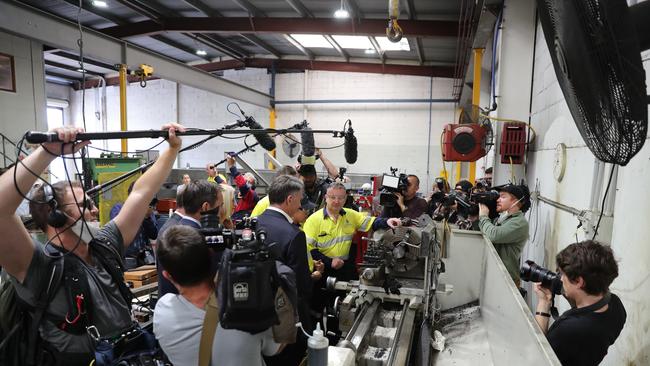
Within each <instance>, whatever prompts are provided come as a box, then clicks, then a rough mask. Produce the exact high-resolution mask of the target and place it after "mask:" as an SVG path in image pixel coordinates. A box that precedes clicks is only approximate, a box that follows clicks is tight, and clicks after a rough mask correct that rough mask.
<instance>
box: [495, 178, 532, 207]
mask: <svg viewBox="0 0 650 366" xmlns="http://www.w3.org/2000/svg"><path fill="white" fill-rule="evenodd" d="M494 189H496V190H497V191H499V192H508V193H510V194H511V195H513V196H515V198H516V199H517V200H519V201H520V202H521V211H523V212H526V211H528V209H529V208H530V191H529V190H528V186H526V185H524V184H520V185H517V184H504V185H502V186H499V187H494Z"/></svg>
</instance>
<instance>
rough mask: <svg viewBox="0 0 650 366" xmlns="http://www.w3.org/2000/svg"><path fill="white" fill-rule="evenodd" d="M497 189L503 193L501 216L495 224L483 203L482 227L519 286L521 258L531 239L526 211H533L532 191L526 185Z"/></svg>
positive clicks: (500, 206)
mask: <svg viewBox="0 0 650 366" xmlns="http://www.w3.org/2000/svg"><path fill="white" fill-rule="evenodd" d="M495 189H497V190H498V191H499V198H498V199H497V212H498V213H499V215H500V216H499V217H498V218H496V220H495V222H494V223H493V222H492V221H490V217H489V215H490V209H489V208H488V206H486V205H485V204H483V203H481V204H479V228H480V229H481V232H482V233H483V235H485V237H487V238H488V239H490V241H491V242H492V244H494V247H495V249H496V251H497V253H499V257H501V260H502V261H503V264H504V265H505V266H506V269H507V270H508V273H509V274H510V277H512V280H513V281H515V284H516V285H517V287H519V283H520V280H519V262H520V255H521V251H522V249H523V248H524V245H525V244H526V240H528V221H526V217H525V216H524V212H526V211H527V210H528V208H530V192H529V191H528V187H527V186H525V185H523V184H522V185H514V184H507V185H504V186H501V187H495Z"/></svg>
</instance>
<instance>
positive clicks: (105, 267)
mask: <svg viewBox="0 0 650 366" xmlns="http://www.w3.org/2000/svg"><path fill="white" fill-rule="evenodd" d="M162 128H163V129H166V130H169V138H168V143H169V149H167V150H166V151H164V152H163V153H162V154H160V157H159V158H158V159H157V160H156V162H155V163H154V164H153V166H152V167H151V168H150V169H148V170H147V171H146V172H145V173H144V174H143V175H142V176H141V177H140V178H139V179H138V180H137V181H136V183H135V185H134V186H133V191H132V192H131V194H130V195H129V197H128V198H127V199H126V201H125V202H124V206H123V208H122V210H121V211H120V213H119V214H118V215H117V216H116V217H115V219H113V220H111V221H110V222H109V223H108V224H106V225H105V226H104V227H103V228H101V229H98V227H97V226H96V225H93V223H97V222H96V214H97V209H96V207H95V206H94V204H93V201H92V200H91V199H90V198H89V197H88V196H87V195H85V193H84V190H83V187H82V186H81V184H80V183H79V182H70V181H61V182H57V183H55V184H53V185H50V184H49V183H45V184H44V185H43V186H42V187H40V188H39V189H38V190H36V191H35V192H34V196H33V198H32V199H33V201H31V202H30V210H31V212H32V216H33V217H34V221H35V223H36V224H37V225H38V226H39V227H40V228H41V229H42V230H43V231H44V233H45V235H46V236H47V238H48V242H47V243H48V244H49V245H48V246H47V247H44V246H43V245H40V243H37V242H35V241H34V240H32V238H31V237H30V236H29V233H28V232H27V230H26V229H25V228H24V226H23V225H22V223H21V222H20V219H19V218H18V217H17V216H15V215H14V212H15V211H16V207H18V204H20V202H21V200H22V199H23V197H22V196H21V195H20V194H19V192H17V189H18V190H20V191H21V192H23V194H25V193H27V192H28V191H29V189H30V188H31V187H32V184H33V183H34V181H35V180H36V179H37V176H38V175H39V174H41V173H42V172H43V171H44V170H45V169H46V168H47V167H48V166H49V165H50V163H51V162H52V161H53V160H54V159H55V158H56V157H57V156H58V155H59V154H61V155H69V154H73V153H75V152H77V151H79V150H80V149H81V148H83V147H84V146H86V145H88V144H89V143H90V142H80V143H71V142H73V141H75V139H76V135H77V133H80V132H83V129H77V128H73V127H62V128H57V129H55V130H54V132H56V133H57V134H58V137H59V139H61V141H62V142H51V143H43V144H42V145H41V147H39V148H38V149H36V150H35V151H34V152H33V153H31V154H30V155H29V156H27V157H26V158H25V159H24V160H23V161H22V163H21V164H18V165H16V166H15V167H14V168H13V169H14V171H10V172H8V173H7V174H3V175H2V176H1V177H0V191H1V192H3V193H2V194H3V199H2V200H0V232H2V235H3V239H2V240H0V252H1V253H2V255H0V266H2V267H3V270H5V271H7V273H8V274H10V275H11V277H12V281H13V282H14V285H15V289H16V293H17V296H18V297H19V298H20V299H21V300H22V301H24V302H25V303H27V304H28V305H30V307H31V309H35V308H37V306H39V304H35V299H38V298H42V296H39V295H40V293H41V292H43V291H44V289H45V288H46V287H47V286H48V284H49V283H50V281H52V279H51V275H52V274H53V273H51V272H50V271H49V270H48V269H49V268H53V267H54V265H53V263H58V262H57V261H59V260H60V256H56V255H54V253H52V252H50V251H56V252H58V253H66V252H67V253H73V254H74V255H68V256H66V257H65V267H64V270H65V269H68V268H69V269H71V268H73V267H76V268H77V269H78V272H77V275H79V276H80V277H82V278H83V280H82V281H79V282H83V283H84V284H86V289H85V290H82V291H81V292H82V293H85V296H81V297H80V296H76V298H70V296H69V295H70V294H69V292H70V291H68V290H70V287H69V285H70V283H69V281H66V280H65V279H62V280H61V281H60V282H59V285H58V288H56V289H55V290H54V293H55V295H54V296H53V300H52V301H51V302H49V303H48V304H47V305H46V308H45V312H46V313H47V317H46V318H43V320H42V321H41V322H40V323H39V330H40V332H39V333H40V336H41V337H42V342H41V347H40V348H37V349H34V350H30V352H31V353H30V356H32V357H36V358H37V362H40V361H42V360H40V361H38V357H39V355H40V354H42V353H43V348H45V349H47V350H48V352H49V354H50V357H54V361H53V362H52V364H57V365H88V364H89V363H90V362H91V360H93V359H94V356H95V354H94V352H95V350H96V344H95V342H94V341H93V339H92V338H91V337H90V336H89V335H88V334H87V332H86V329H87V327H92V328H96V330H97V333H99V335H100V336H102V337H106V336H114V335H118V336H119V335H120V334H121V333H122V332H125V331H127V330H130V329H133V322H132V320H131V304H130V292H129V290H128V288H126V286H124V282H123V281H124V279H123V269H121V268H120V267H119V263H121V260H122V259H121V256H122V255H123V253H124V250H125V249H126V246H127V245H128V244H129V243H131V242H132V241H133V239H134V238H135V236H136V234H137V232H138V230H139V229H140V224H141V223H142V218H143V217H144V215H145V212H146V210H147V208H148V204H149V202H151V199H152V198H153V196H154V194H155V193H156V192H157V191H158V189H159V188H160V186H161V185H162V183H163V182H164V180H165V178H166V177H167V176H168V175H169V172H170V171H171V169H172V166H173V164H174V161H175V159H176V156H177V154H178V151H179V150H180V147H181V139H180V138H178V137H177V136H176V131H184V128H183V127H182V126H181V125H178V124H168V125H164V126H163V127H162ZM14 174H15V176H14ZM91 228H92V231H91ZM48 252H50V253H48ZM76 264H78V265H76ZM116 266H117V267H116ZM77 278H79V277H77ZM75 299H76V300H77V308H76V309H71V306H69V302H73V301H75ZM79 307H81V308H83V309H85V310H86V311H84V312H77V314H78V316H75V317H74V318H73V319H72V320H70V318H69V315H73V316H74V313H72V314H71V313H69V312H70V311H77V310H78V308H79ZM30 314H31V315H32V316H34V314H33V311H32V310H30ZM66 322H67V323H66ZM63 324H65V326H63V327H61V326H62V325H63ZM16 352H18V350H16Z"/></svg>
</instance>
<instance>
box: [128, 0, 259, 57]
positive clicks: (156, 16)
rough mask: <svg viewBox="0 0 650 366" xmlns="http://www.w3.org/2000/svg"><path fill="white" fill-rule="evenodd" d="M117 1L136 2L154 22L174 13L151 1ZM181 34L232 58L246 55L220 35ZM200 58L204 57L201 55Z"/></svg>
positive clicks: (181, 45)
mask: <svg viewBox="0 0 650 366" xmlns="http://www.w3.org/2000/svg"><path fill="white" fill-rule="evenodd" d="M119 1H122V2H126V3H130V4H132V6H133V5H134V4H137V7H136V8H140V9H145V10H144V11H139V13H140V14H141V15H143V16H146V17H149V18H151V19H152V20H153V21H156V22H159V23H162V20H160V19H161V18H162V17H169V16H175V15H176V14H175V13H174V11H172V10H170V9H168V8H166V7H164V6H162V5H157V6H154V5H152V4H151V3H148V4H146V5H145V4H142V3H139V4H138V2H139V1H140V0H119ZM206 10H207V9H206ZM136 11H137V10H136ZM181 34H183V35H184V36H186V37H188V38H192V39H193V40H197V41H199V42H201V43H202V44H204V45H206V46H208V47H211V48H214V49H216V50H217V51H219V52H220V53H222V54H224V55H226V56H230V57H233V58H241V57H246V56H247V52H246V51H244V50H242V49H241V48H239V47H237V46H236V45H234V44H232V43H231V42H229V41H228V40H226V39H223V37H220V36H217V35H214V36H209V35H206V36H201V37H200V38H201V40H198V39H197V38H198V37H197V35H193V34H191V33H181ZM206 37H207V38H206ZM152 38H153V37H152ZM170 42H173V40H170ZM174 44H176V45H178V46H177V48H179V49H181V50H183V51H186V52H187V50H189V51H190V53H192V54H196V50H194V49H192V48H190V47H186V46H184V45H183V44H181V43H178V42H174ZM202 58H203V59H206V58H205V57H202ZM208 61H209V60H208Z"/></svg>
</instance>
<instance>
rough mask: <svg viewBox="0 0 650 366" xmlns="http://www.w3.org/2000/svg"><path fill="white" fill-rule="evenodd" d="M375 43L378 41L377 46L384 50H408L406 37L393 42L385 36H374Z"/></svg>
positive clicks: (409, 48)
mask: <svg viewBox="0 0 650 366" xmlns="http://www.w3.org/2000/svg"><path fill="white" fill-rule="evenodd" d="M375 40H377V43H379V48H381V49H382V50H384V51H410V50H411V47H409V41H408V39H407V38H406V37H404V38H402V39H401V40H400V41H399V42H397V43H393V42H391V41H389V40H388V38H386V37H375Z"/></svg>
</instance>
